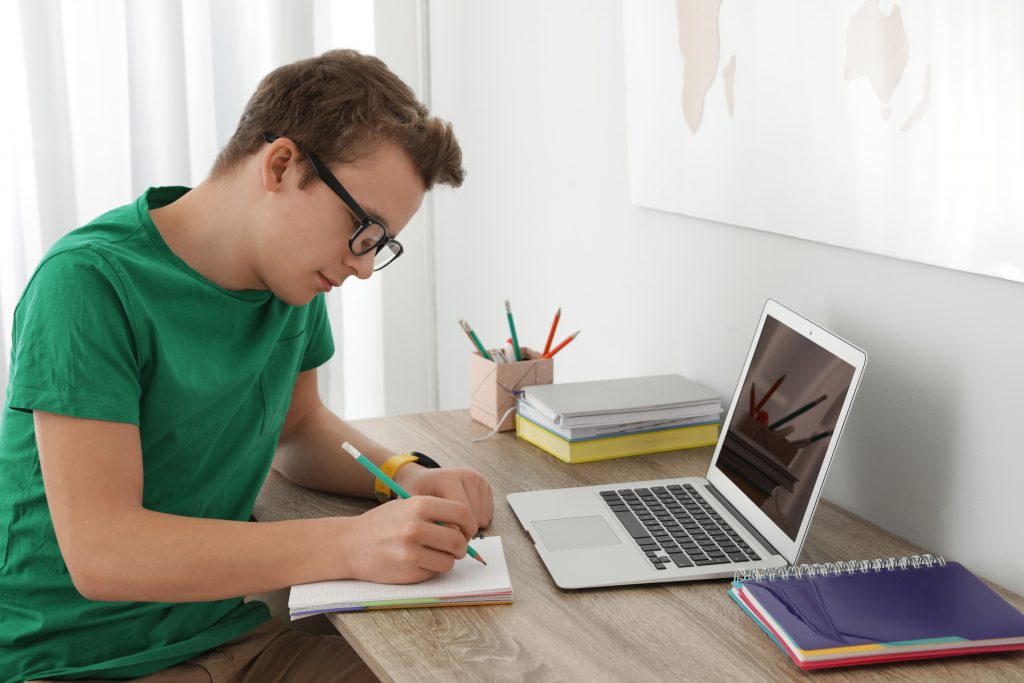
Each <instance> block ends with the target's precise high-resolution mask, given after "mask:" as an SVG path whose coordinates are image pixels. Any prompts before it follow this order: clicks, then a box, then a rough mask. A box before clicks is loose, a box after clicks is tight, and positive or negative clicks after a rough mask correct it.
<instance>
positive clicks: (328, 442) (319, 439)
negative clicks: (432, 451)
mask: <svg viewBox="0 0 1024 683" xmlns="http://www.w3.org/2000/svg"><path fill="white" fill-rule="evenodd" d="M343 441H349V442H351V443H352V445H354V446H355V447H356V448H358V449H359V450H360V451H361V452H362V453H363V454H364V455H365V456H366V457H368V458H369V459H370V460H372V461H374V462H375V463H377V464H378V465H379V464H380V463H382V462H384V460H386V459H387V458H388V457H390V456H391V455H394V453H393V452H392V451H390V450H388V449H387V448H385V447H384V446H382V445H380V444H379V443H377V442H375V441H373V440H372V439H370V438H369V437H367V436H366V435H365V434H363V433H362V432H360V431H359V430H357V429H356V428H355V427H353V426H352V425H350V424H348V423H347V422H345V421H344V420H342V419H341V418H339V417H338V416H337V415H335V414H334V413H332V412H331V411H330V410H328V409H327V408H326V407H324V406H320V407H318V408H317V409H316V410H314V411H313V412H312V413H310V414H309V415H308V416H306V417H305V418H304V419H303V420H302V421H301V422H299V423H298V424H296V425H295V427H294V428H293V429H291V430H290V431H289V432H288V433H286V434H282V435H281V440H280V441H279V442H278V445H277V453H276V454H275V456H274V469H276V470H278V471H279V472H281V474H283V475H284V476H285V477H287V478H288V479H289V480H291V481H293V482H295V483H296V484H299V485H301V486H305V487H307V488H311V489H316V490H318V491H325V492H328V493H338V494H341V495H346V496H358V497H360V498H372V497H373V475H371V474H370V473H369V472H367V471H366V470H364V469H363V468H362V467H360V466H359V464H358V463H356V462H355V461H354V460H353V459H352V457H351V456H349V455H348V454H347V453H346V452H345V451H343V450H342V449H341V444H342V442H343Z"/></svg>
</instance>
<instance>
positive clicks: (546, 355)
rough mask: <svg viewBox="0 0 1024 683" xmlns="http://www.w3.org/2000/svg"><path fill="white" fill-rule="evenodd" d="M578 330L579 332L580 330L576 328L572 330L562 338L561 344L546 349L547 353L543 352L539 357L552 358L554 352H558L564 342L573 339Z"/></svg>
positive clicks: (566, 342)
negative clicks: (548, 349)
mask: <svg viewBox="0 0 1024 683" xmlns="http://www.w3.org/2000/svg"><path fill="white" fill-rule="evenodd" d="M580 332H581V330H577V331H575V332H573V333H572V334H570V335H569V336H568V337H566V338H565V339H563V340H562V343H561V344H559V345H558V346H556V347H555V348H553V349H551V350H550V351H548V352H547V353H545V354H544V355H543V356H541V358H554V356H555V354H556V353H558V352H559V351H561V350H562V348H564V347H565V345H566V344H568V343H569V342H571V341H572V340H573V339H575V338H576V335H577V334H579V333H580Z"/></svg>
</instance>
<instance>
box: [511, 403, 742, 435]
mask: <svg viewBox="0 0 1024 683" xmlns="http://www.w3.org/2000/svg"><path fill="white" fill-rule="evenodd" d="M712 410H713V412H708V413H707V414H705V415H698V416H697V417H688V418H682V419H678V418H672V419H668V420H664V419H662V420H641V421H636V422H633V421H630V422H615V423H613V424H607V425H591V426H585V427H563V426H562V425H558V424H555V423H554V421H553V420H551V419H550V418H548V417H547V416H546V415H543V414H542V413H541V412H540V411H539V410H536V409H535V408H534V407H533V406H531V405H530V403H529V402H528V401H527V400H526V399H519V403H518V404H517V406H516V412H517V413H519V415H520V417H523V418H525V419H527V420H529V421H531V422H533V423H534V424H536V425H537V426H538V427H542V428H544V429H546V430H548V431H549V432H551V433H552V434H555V435H557V436H560V437H562V438H563V439H565V440H566V441H583V440H586V439H601V438H608V437H612V436H627V435H629V434H640V433H643V432H653V431H658V430H663V429H678V428H680V427H694V426H697V425H706V424H718V423H720V422H721V421H722V411H721V410H719V409H718V406H716V407H715V408H713V409H712Z"/></svg>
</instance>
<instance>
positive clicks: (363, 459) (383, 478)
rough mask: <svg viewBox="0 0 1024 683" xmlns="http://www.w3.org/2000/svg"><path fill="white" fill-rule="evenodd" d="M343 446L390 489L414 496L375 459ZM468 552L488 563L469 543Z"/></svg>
mask: <svg viewBox="0 0 1024 683" xmlns="http://www.w3.org/2000/svg"><path fill="white" fill-rule="evenodd" d="M341 447H342V448H344V449H345V451H346V452H347V453H348V454H349V455H351V456H352V457H353V458H355V460H356V462H357V463H359V464H360V465H362V466H363V467H364V468H365V469H366V470H367V471H369V472H370V473H371V474H373V475H374V476H376V477H377V478H378V479H380V480H381V481H382V482H384V483H385V484H387V487H388V488H389V489H391V490H392V491H394V492H395V493H397V494H398V495H399V497H401V498H412V496H410V495H409V492H408V491H406V490H405V489H403V488H402V487H401V486H399V485H398V484H397V483H395V480H394V479H392V478H391V477H389V476H388V475H386V474H384V471H383V470H381V468H379V467H377V466H376V465H375V464H373V461H372V460H370V459H369V458H367V457H366V456H365V455H363V454H362V453H360V452H359V451H358V450H357V449H356V447H355V446H353V445H352V444H350V443H349V442H348V441H346V442H345V443H343V444H341ZM438 524H441V522H438ZM441 526H444V524H441ZM466 552H467V553H468V554H469V556H470V557H472V558H473V559H474V560H476V561H477V562H480V563H482V564H487V562H486V561H485V560H484V558H483V557H482V556H481V555H480V554H479V553H478V552H477V551H475V550H473V546H471V545H467V546H466Z"/></svg>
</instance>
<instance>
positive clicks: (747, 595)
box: [729, 555, 1024, 669]
mask: <svg viewBox="0 0 1024 683" xmlns="http://www.w3.org/2000/svg"><path fill="white" fill-rule="evenodd" d="M729 595H730V597H732V599H733V600H735V601H736V602H737V604H739V606H740V607H742V608H743V610H744V611H745V612H746V613H747V615H748V616H750V617H751V618H752V619H753V620H754V621H755V622H756V623H757V624H758V626H760V627H761V629H762V630H763V631H765V632H766V633H767V634H768V635H769V636H771V638H772V640H774V641H775V644H776V645H778V646H779V647H780V648H782V650H783V651H785V652H786V654H788V655H789V656H790V658H791V659H792V660H793V662H794V663H795V664H796V665H797V666H799V667H800V668H801V669H819V668H825V667H835V666H850V665H854V664H868V663H877V662H890V661H897V660H903V659H923V658H931V657H951V656H955V655H966V654H976V653H981V652H996V651H1004V650H1024V614H1022V613H1021V612H1020V611H1019V610H1017V609H1016V608H1015V607H1013V605H1011V604H1010V603H1008V602H1006V601H1005V600H1004V599H1003V598H1001V597H999V595H998V594H996V593H995V591H993V590H992V589H991V588H989V587H988V586H986V585H985V584H984V582H982V581H981V580H980V579H979V578H978V577H976V576H975V575H974V574H972V573H971V572H969V571H967V569H965V568H964V567H963V566H962V565H960V564H957V563H956V562H948V563H947V562H946V561H945V560H943V559H942V558H941V557H936V556H933V555H921V556H917V555H915V556H913V557H904V558H898V559H897V558H889V559H884V560H858V561H853V562H843V563H834V564H823V565H818V564H812V565H798V566H795V567H785V568H779V569H770V570H763V571H754V572H750V573H749V574H747V575H745V576H743V577H742V578H740V579H738V580H736V581H735V582H734V583H733V585H732V588H731V589H730V590H729Z"/></svg>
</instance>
